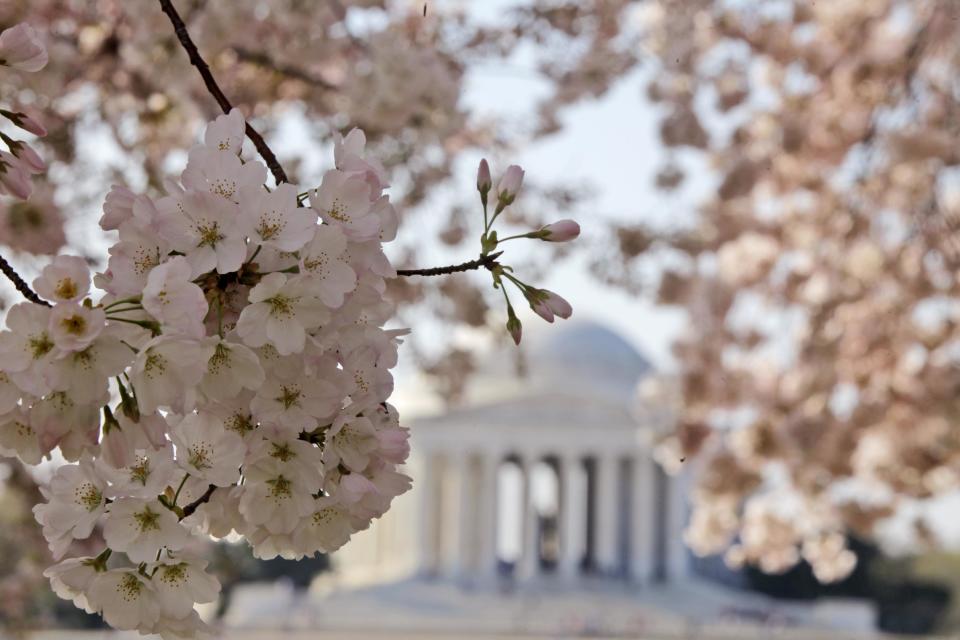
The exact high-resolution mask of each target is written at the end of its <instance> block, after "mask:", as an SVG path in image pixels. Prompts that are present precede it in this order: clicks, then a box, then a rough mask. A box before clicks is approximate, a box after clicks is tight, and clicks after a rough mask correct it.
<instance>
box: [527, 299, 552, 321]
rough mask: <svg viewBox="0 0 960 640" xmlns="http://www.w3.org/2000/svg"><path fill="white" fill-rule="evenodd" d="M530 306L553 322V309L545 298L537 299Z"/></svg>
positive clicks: (539, 314) (545, 318) (542, 316)
mask: <svg viewBox="0 0 960 640" xmlns="http://www.w3.org/2000/svg"><path fill="white" fill-rule="evenodd" d="M530 308H531V309H533V312H534V313H536V314H537V315H538V316H540V317H541V318H543V319H544V320H546V321H547V322H553V311H552V310H551V309H550V306H549V305H548V304H547V303H546V302H545V301H544V300H537V301H532V300H531V302H530Z"/></svg>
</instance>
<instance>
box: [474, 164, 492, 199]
mask: <svg viewBox="0 0 960 640" xmlns="http://www.w3.org/2000/svg"><path fill="white" fill-rule="evenodd" d="M492 186H493V181H492V179H491V178H490V165H489V164H487V159H486V158H484V159H483V160H481V161H480V167H479V168H478V169H477V191H479V192H480V193H481V194H483V195H486V194H487V192H488V191H490V188H491V187H492Z"/></svg>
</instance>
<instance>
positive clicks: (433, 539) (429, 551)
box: [417, 451, 441, 576]
mask: <svg viewBox="0 0 960 640" xmlns="http://www.w3.org/2000/svg"><path fill="white" fill-rule="evenodd" d="M437 479H438V476H437V458H436V455H435V454H434V453H433V452H432V451H425V452H424V454H423V469H422V470H421V472H420V478H419V484H420V487H421V489H420V505H419V506H420V535H419V538H420V540H419V542H420V553H419V556H420V557H419V560H418V565H419V566H418V568H417V573H418V574H419V575H421V576H434V575H436V573H437V570H438V569H439V566H438V565H439V559H440V544H441V543H440V521H439V520H440V509H439V506H440V485H439V484H438V483H437Z"/></svg>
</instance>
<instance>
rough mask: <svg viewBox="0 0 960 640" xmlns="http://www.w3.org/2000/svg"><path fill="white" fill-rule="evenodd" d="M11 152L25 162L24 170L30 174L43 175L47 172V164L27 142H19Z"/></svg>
mask: <svg viewBox="0 0 960 640" xmlns="http://www.w3.org/2000/svg"><path fill="white" fill-rule="evenodd" d="M11 151H13V154H14V155H15V156H17V157H18V158H20V160H21V161H23V164H24V168H25V169H26V170H27V171H29V172H30V173H42V172H44V171H46V170H47V165H46V163H45V162H44V161H43V159H42V158H41V157H40V156H39V155H38V154H37V152H36V151H34V150H33V147H31V146H30V145H28V144H27V143H26V142H18V143H17V145H16V146H14V147H11Z"/></svg>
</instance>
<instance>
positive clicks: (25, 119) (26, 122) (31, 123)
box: [17, 113, 47, 138]
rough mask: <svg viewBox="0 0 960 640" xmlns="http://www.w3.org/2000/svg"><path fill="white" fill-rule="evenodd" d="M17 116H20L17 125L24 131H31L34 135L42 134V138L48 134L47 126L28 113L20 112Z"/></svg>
mask: <svg viewBox="0 0 960 640" xmlns="http://www.w3.org/2000/svg"><path fill="white" fill-rule="evenodd" d="M17 116H19V118H18V122H17V126H18V127H20V128H21V129H23V130H24V131H29V132H30V133H32V134H33V135H35V136H40V137H41V138H42V137H43V136H45V135H47V128H46V127H44V126H43V125H42V124H40V123H39V122H37V121H36V120H34V119H33V118H31V117H30V116H28V115H27V114H25V113H18V114H17Z"/></svg>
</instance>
